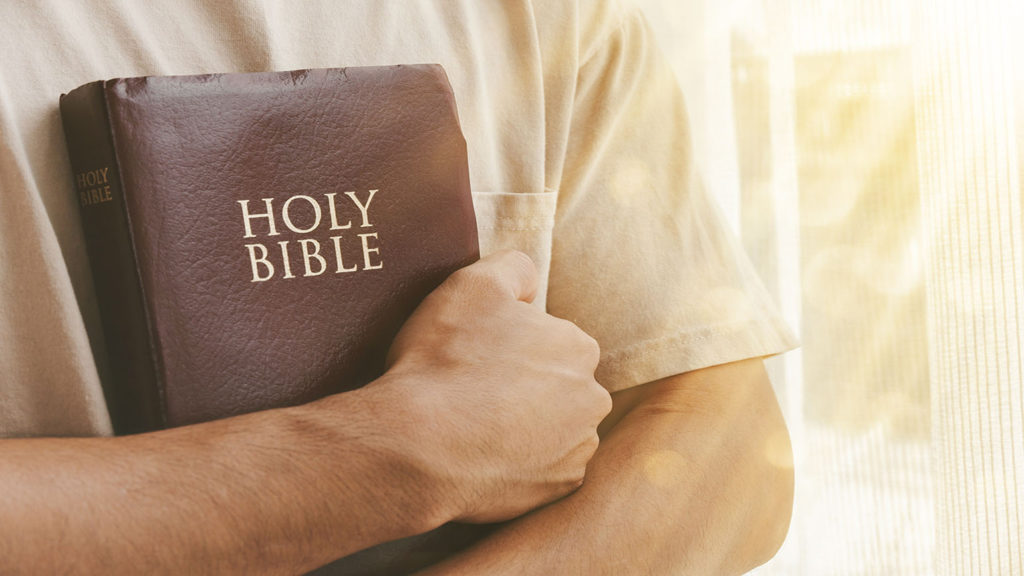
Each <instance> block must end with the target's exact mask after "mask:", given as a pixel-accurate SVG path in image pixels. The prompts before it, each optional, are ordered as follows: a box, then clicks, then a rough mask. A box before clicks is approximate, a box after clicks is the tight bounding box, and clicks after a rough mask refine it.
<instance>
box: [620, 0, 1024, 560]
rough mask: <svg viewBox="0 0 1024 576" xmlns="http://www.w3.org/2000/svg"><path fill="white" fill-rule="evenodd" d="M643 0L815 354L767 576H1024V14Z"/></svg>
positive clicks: (713, 162) (731, 213) (728, 210)
mask: <svg viewBox="0 0 1024 576" xmlns="http://www.w3.org/2000/svg"><path fill="white" fill-rule="evenodd" d="M636 1H637V3H638V4H640V5H641V7H642V8H643V9H644V10H645V11H646V12H647V15H648V19H649V20H650V22H651V25H652V27H653V28H654V30H655V33H656V37H657V39H658V42H659V43H660V44H661V47H662V49H663V51H664V52H665V53H666V54H667V55H668V57H669V59H670V60H671V62H672V63H673V66H674V67H675V69H676V73H677V75H678V77H679V80H680V83H681V85H682V87H683V90H684V93H685V94H686V96H687V101H688V103H689V108H690V116H691V122H692V127H693V137H694V140H695V142H696V151H697V152H696V153H697V159H698V162H699V164H700V165H701V167H702V171H703V174H704V177H705V179H706V181H707V183H708V185H709V188H710V189H711V190H713V191H714V193H715V195H716V197H717V198H718V201H719V203H720V205H721V207H722V210H723V212H724V213H725V215H726V218H727V220H728V221H729V222H730V223H731V225H732V226H733V228H734V229H735V231H736V232H737V234H738V235H739V236H740V237H741V238H742V241H743V244H744V245H745V247H746V249H747V252H748V253H749V255H750V256H751V259H752V260H753V262H754V264H755V266H756V268H757V269H758V271H759V272H760V274H761V277H762V278H763V279H764V281H765V283H766V285H767V286H768V288H769V290H770V291H771V292H772V293H773V294H774V295H775V297H776V299H777V301H778V302H779V304H780V306H781V308H782V310H783V312H784V314H785V316H786V317H787V319H788V320H789V322H790V325H791V326H793V327H794V329H796V331H797V332H798V333H799V335H800V337H801V340H802V342H803V347H802V348H801V349H800V350H798V351H795V352H791V353H789V354H787V355H785V356H782V357H779V358H774V359H772V360H771V361H770V370H771V372H772V376H773V381H774V383H775V386H776V389H777V392H778V395H779V398H780V401H781V402H782V404H783V409H784V411H785V412H786V415H787V420H788V422H789V425H790V430H791V434H792V437H793V441H794V459H795V466H796V476H797V500H796V504H795V509H794V517H793V524H792V527H791V530H790V534H789V538H788V540H787V542H786V544H785V545H784V547H783V549H782V550H781V552H780V553H779V555H778V556H777V557H776V558H775V559H774V560H773V561H772V562H771V563H770V564H769V565H767V566H765V567H763V568H761V569H759V570H758V571H757V572H756V574H759V575H771V574H786V575H803V574H806V575H814V576H823V575H857V576H860V575H874V574H878V575H886V576H890V575H903V574H907V575H918V574H922V575H928V574H971V575H974V574H999V575H1004V574H1018V575H1020V574H1024V538H1022V531H1024V502H1022V500H1024V384H1022V376H1024V375H1022V367H1024V216H1022V210H1021V200H1022V187H1021V181H1022V170H1024V63H1022V62H1021V60H1024V2H1021V0H636Z"/></svg>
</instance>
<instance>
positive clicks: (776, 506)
mask: <svg viewBox="0 0 1024 576" xmlns="http://www.w3.org/2000/svg"><path fill="white" fill-rule="evenodd" d="M645 388H648V390H646V391H644V393H643V394H642V395H640V397H639V398H637V399H636V402H637V404H636V406H635V407H633V408H632V409H631V410H630V411H629V412H628V413H627V414H626V415H625V416H624V417H623V418H622V420H621V421H620V422H619V423H618V424H617V425H616V426H615V427H614V428H613V429H612V430H611V432H610V433H608V434H607V435H606V436H605V437H604V438H603V439H602V442H601V446H600V448H599V449H598V451H597V454H596V455H595V457H594V459H593V460H591V462H590V466H589V468H588V470H587V476H586V481H585V483H584V485H583V487H582V488H581V489H580V490H578V491H577V492H575V493H574V494H572V495H571V496H569V497H567V498H565V499H563V500H561V501H559V502H557V503H555V504H553V505H550V506H548V507H546V508H543V509H541V510H538V511H536V512H534V513H531V514H530V515H528V516H525V517H523V518H521V519H519V520H517V521H515V522H513V523H512V524H510V525H509V526H507V527H506V528H505V529H503V530H502V531H501V532H499V533H497V534H496V535H495V536H493V537H491V538H490V539H488V540H486V541H484V542H482V543H481V544H479V545H478V546H476V547H474V548H473V549H471V550H469V551H467V552H465V553H464V554H462V555H459V556H457V557H454V558H452V559H450V560H449V561H448V562H446V563H444V564H442V565H440V566H437V567H435V568H434V569H432V570H429V571H427V573H428V574H431V575H434V574H483V573H486V574H550V573H553V572H557V573H559V574H587V575H596V574H673V575H679V574H700V575H709V574H735V573H741V572H744V571H746V570H749V569H750V568H752V567H753V566H755V565H757V564H760V563H762V562H764V561H765V560H767V559H768V557H770V556H771V555H772V554H773V553H774V552H775V550H776V549H777V547H778V546H779V544H780V543H781V541H782V539H783V538H784V535H785V532H786V528H787V526H788V519H789V514H790V508H791V497H792V492H791V491H792V470H791V467H790V465H789V462H788V461H787V457H788V455H789V445H788V436H786V433H785V426H784V424H783V423H782V419H781V415H780V414H779V411H778V407H777V403H776V401H775V398H774V395H773V394H772V392H771V388H770V384H768V381H767V378H766V377H765V376H764V372H763V368H762V367H761V363H760V361H753V363H749V362H748V363H737V364H733V365H727V366H724V367H716V368H713V369H709V370H708V371H699V372H695V373H691V374H686V375H682V376H678V377H675V378H673V379H669V380H665V381H661V382H658V383H653V384H649V385H647V387H645Z"/></svg>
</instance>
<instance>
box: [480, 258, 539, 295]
mask: <svg viewBox="0 0 1024 576" xmlns="http://www.w3.org/2000/svg"><path fill="white" fill-rule="evenodd" d="M473 266H474V267H476V268H477V270H476V272H477V273H483V274H485V275H488V276H491V277H492V278H493V279H494V280H497V284H498V285H499V286H500V287H501V288H502V289H507V290H508V291H509V292H510V293H511V294H512V296H513V297H514V298H515V299H516V300H521V301H523V302H533V299H534V298H536V297H537V288H538V283H539V282H540V279H539V277H538V274H537V267H536V266H535V265H534V263H533V260H531V259H530V257H529V256H527V255H526V254H523V253H522V252H519V251H518V250H502V251H500V252H495V253H494V254H490V255H488V256H487V257H485V258H482V259H480V261H479V262H477V263H476V264H473Z"/></svg>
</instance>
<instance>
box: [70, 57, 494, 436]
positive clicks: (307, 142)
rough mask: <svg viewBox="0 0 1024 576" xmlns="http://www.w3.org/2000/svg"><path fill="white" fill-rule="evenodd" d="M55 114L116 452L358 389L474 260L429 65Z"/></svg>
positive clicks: (236, 83) (122, 91) (468, 210)
mask: <svg viewBox="0 0 1024 576" xmlns="http://www.w3.org/2000/svg"><path fill="white" fill-rule="evenodd" d="M60 109H61V116H62V119H63V123H64V130H65V134H66V137H67V144H68V150H69V153H70V159H71V166H72V169H73V172H74V185H75V189H76V195H77V198H78V200H79V204H80V205H81V215H82V222H83V228H84V233H85V240H86V245H87V246H86V247H87V250H88V253H89V260H90V264H91V266H92V271H93V278H94V282H95V287H96V296H97V301H98V305H99V309H100V315H101V318H102V324H103V332H104V336H105V342H104V343H103V344H104V345H105V349H106V352H107V357H108V359H109V362H108V370H107V374H105V378H104V392H105V395H106V398H107V403H108V405H109V406H110V412H111V418H112V420H113V423H114V430H115V432H116V433H118V434H126V433H135V432H142V431H147V430H153V429H159V428H165V427H170V426H178V425H183V424H190V423H196V422H202V421H206V420H212V419H216V418H221V417H226V416H231V415H235V414H240V413H244V412H251V411H255V410H261V409H265V408H272V407H280V406H288V405H295V404H300V403H303V402H307V401H310V400H313V399H316V398H319V397H322V396H325V395H328V394H332V393H335V392H342V391H345V390H350V389H353V388H357V387H359V386H362V385H364V384H366V383H368V382H369V381H370V380H372V379H374V378H376V377H377V376H379V375H380V374H381V373H383V368H384V356H385V354H386V352H387V349H388V347H389V345H390V343H391V340H392V339H393V337H394V336H395V334H396V333H397V331H398V329H399V328H400V327H401V325H402V323H403V322H404V320H405V319H406V317H407V316H408V315H409V314H410V313H411V312H412V310H413V309H414V308H415V307H416V306H417V304H419V302H420V301H421V300H422V299H423V297H424V296H426V295H427V294H428V293H429V292H430V291H431V290H433V289H434V288H435V287H436V286H437V285H438V284H440V283H441V281H442V280H444V279H445V278H446V277H447V276H448V275H449V274H450V273H451V272H453V271H454V270H456V269H458V268H460V267H462V266H465V265H467V264H469V263H471V262H472V261H474V260H476V259H477V258H478V256H479V254H478V250H479V249H478V244H477V232H476V221H475V218H474V214H473V207H472V199H471V195H470V189H469V174H468V167H467V161H466V146H465V141H464V139H463V136H462V132H461V129H460V126H459V121H458V116H457V112H456V107H455V99H454V96H453V94H452V92H451V87H450V86H449V84H448V80H447V77H446V75H445V73H444V70H443V69H442V68H441V67H440V66H438V65H413V66H388V67H360V68H347V69H319V70H298V71H292V72H267V73H246V74H210V75H201V76H164V77H141V78H118V79H113V80H106V81H100V82H93V83H90V84H86V85H84V86H81V87H79V88H77V89H75V90H73V91H72V92H70V93H69V94H66V95H63V96H61V100H60Z"/></svg>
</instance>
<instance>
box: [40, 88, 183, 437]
mask: <svg viewBox="0 0 1024 576" xmlns="http://www.w3.org/2000/svg"><path fill="white" fill-rule="evenodd" d="M60 112H61V118H62V121H63V124H64V133H65V135H66V138H67V147H68V151H69V157H70V161H71V168H72V172H73V174H74V190H75V193H76V196H77V201H78V204H79V208H80V210H81V220H82V230H83V233H84V236H85V244H86V250H87V252H88V255H89V263H90V265H91V268H92V276H93V284H94V286H95V290H96V301H97V305H98V307H99V312H100V317H101V322H102V327H103V340H104V341H103V345H104V346H105V347H106V352H107V357H108V358H109V359H110V362H109V366H108V367H107V370H108V371H109V373H108V374H107V377H106V378H103V384H104V390H103V392H104V396H105V397H106V400H107V406H108V407H109V410H110V417H111V420H112V422H113V425H114V431H115V432H116V433H117V434H131V433H136V432H143V431H147V430H153V429H158V428H164V427H166V422H165V421H164V417H163V414H165V411H164V410H163V409H162V402H163V398H162V394H161V393H160V387H159V384H160V383H159V377H158V371H157V369H156V366H157V362H159V358H158V355H157V354H156V353H155V350H156V349H157V348H156V347H155V346H153V345H152V343H153V341H152V332H151V330H150V326H149V323H148V320H147V315H146V308H145V302H144V298H143V294H142V285H141V282H140V279H139V274H138V267H137V262H136V254H135V247H134V243H133V241H132V232H131V227H130V217H129V215H128V213H127V211H128V207H127V204H126V202H125V197H124V189H123V187H122V183H121V174H120V170H119V166H118V155H117V150H116V145H115V135H114V134H113V133H112V129H111V124H110V122H109V114H108V110H107V100H106V95H105V82H93V83H90V84H86V85H84V86H81V87H79V88H77V89H75V90H73V91H71V92H70V93H68V94H66V95H63V96H62V97H61V99H60ZM94 348H95V346H94Z"/></svg>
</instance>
